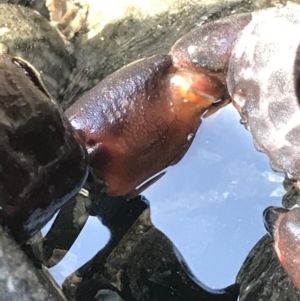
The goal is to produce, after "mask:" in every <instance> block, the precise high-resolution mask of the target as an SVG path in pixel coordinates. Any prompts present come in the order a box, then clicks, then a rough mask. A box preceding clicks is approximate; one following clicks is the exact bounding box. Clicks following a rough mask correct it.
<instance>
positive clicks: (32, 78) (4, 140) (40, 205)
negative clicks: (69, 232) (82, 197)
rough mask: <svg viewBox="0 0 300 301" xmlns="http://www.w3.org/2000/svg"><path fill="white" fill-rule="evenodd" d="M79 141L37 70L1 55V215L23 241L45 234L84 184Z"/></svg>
mask: <svg viewBox="0 0 300 301" xmlns="http://www.w3.org/2000/svg"><path fill="white" fill-rule="evenodd" d="M79 141H80V139H79V138H78V136H77V134H76V133H75V132H74V130H73V129H72V127H71V126H70V124H69V122H68V120H66V119H65V117H64V116H63V114H62V112H61V111H60V109H59V108H58V106H57V105H56V104H55V102H54V101H53V100H52V99H51V97H50V95H49V94H48V92H47V91H46V90H45V88H44V85H43V84H42V82H41V81H40V77H39V75H38V74H37V73H36V71H35V70H34V69H33V67H32V66H30V65H29V64H28V63H26V62H25V61H23V60H22V59H19V58H15V57H12V56H9V55H1V56H0V206H1V211H0V214H1V220H2V222H3V223H4V224H5V225H6V226H8V227H9V229H10V230H11V232H12V234H14V236H15V237H16V238H17V239H20V240H23V239H26V238H28V237H30V236H32V235H33V234H34V233H36V232H37V231H38V230H40V229H41V228H42V227H43V226H44V225H45V223H46V222H47V221H48V220H49V219H50V218H51V217H52V216H53V214H54V213H55V212H56V211H57V210H58V209H59V208H60V207H61V206H62V205H63V204H64V203H65V202H66V201H68V200H69V199H70V198H71V197H72V196H73V195H74V194H75V193H76V192H77V191H78V190H79V189H80V188H81V185H83V183H84V181H85V178H86V174H87V167H86V166H87V164H86V152H85V149H84V147H83V146H82V145H81V144H80V143H79Z"/></svg>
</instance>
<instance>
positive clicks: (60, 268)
mask: <svg viewBox="0 0 300 301" xmlns="http://www.w3.org/2000/svg"><path fill="white" fill-rule="evenodd" d="M282 180H283V176H282V175H281V174H279V173H273V172H272V171H271V168H270V165H269V161H268V158H267V156H266V155H264V154H261V153H258V152H257V151H256V150H255V149H254V146H253V143H252V138H251V135H250V133H249V132H247V131H246V130H245V129H244V127H243V126H242V125H240V124H239V116H238V114H237V112H236V111H235V110H234V109H233V108H232V107H231V106H228V107H227V108H225V109H223V110H222V111H221V112H219V113H217V114H216V115H214V116H212V117H210V118H209V119H207V120H205V121H204V123H203V124H202V126H201V128H200V130H199V132H198V134H197V136H196V138H195V141H194V143H193V145H192V147H191V149H190V150H189V152H188V153H187V155H186V156H185V157H184V158H183V160H182V161H181V162H180V163H179V164H177V165H176V166H174V167H171V168H169V169H168V172H167V174H166V175H165V176H164V177H163V178H162V179H161V180H160V181H159V182H157V183H155V184H154V185H153V186H152V187H150V188H149V189H147V190H146V191H145V193H144V195H145V196H146V198H147V199H148V200H149V202H150V206H151V219H152V222H153V223H154V225H155V226H156V227H157V228H158V229H159V230H161V231H162V232H163V233H165V234H166V235H167V236H168V237H169V238H170V239H171V240H172V242H173V243H174V244H175V246H176V247H177V248H178V250H179V252H181V254H182V255H183V257H184V259H185V260H186V262H187V264H188V265H189V267H190V269H191V271H192V272H193V274H194V275H195V276H196V277H197V278H198V279H200V280H201V281H202V282H203V283H205V284H206V285H208V286H210V287H215V288H220V287H225V286H228V285H230V284H231V283H233V282H234V281H235V277H236V275H237V272H238V270H239V268H240V266H241V264H242V262H243V261H244V259H245V258H246V256H247V254H248V253H249V251H250V250H251V248H252V247H253V246H254V244H255V243H256V242H257V241H258V240H259V239H260V238H261V237H262V236H263V235H264V234H265V229H264V226H263V223H262V212H263V210H264V208H266V207H267V206H269V205H280V202H281V197H282V195H283V194H284V190H283V188H282ZM108 239H109V234H108V231H107V229H106V228H105V227H104V226H102V225H101V223H100V222H99V221H98V220H97V219H96V218H92V219H89V221H88V223H87V225H86V226H85V228H84V230H83V231H82V233H81V235H80V237H79V238H78V239H77V241H76V243H75V244H74V245H73V247H72V249H71V251H70V253H69V254H68V255H67V256H66V257H65V259H64V260H63V261H62V262H61V263H60V264H59V265H57V266H56V267H54V268H53V269H52V270H53V273H54V275H55V277H56V279H58V281H59V282H60V283H61V282H62V281H63V280H64V278H65V277H66V275H67V274H70V273H71V272H73V271H74V270H75V269H77V268H78V267H79V266H81V265H82V264H83V263H85V262H86V261H87V260H88V259H89V258H91V257H92V256H93V255H94V254H96V253H97V252H98V251H99V250H100V249H101V248H102V247H104V246H105V244H106V243H107V241H108Z"/></svg>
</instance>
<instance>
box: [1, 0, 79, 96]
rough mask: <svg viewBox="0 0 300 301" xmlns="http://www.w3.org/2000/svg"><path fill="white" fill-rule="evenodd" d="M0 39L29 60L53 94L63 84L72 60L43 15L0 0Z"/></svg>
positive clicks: (59, 36) (14, 51) (69, 70)
mask: <svg viewBox="0 0 300 301" xmlns="http://www.w3.org/2000/svg"><path fill="white" fill-rule="evenodd" d="M0 43H2V44H4V45H6V46H7V48H8V52H9V53H10V54H12V55H15V56H19V57H21V58H23V59H24V60H26V61H28V62H29V63H31V64H32V65H33V66H34V67H35V68H36V69H37V71H38V72H40V73H41V77H42V78H43V80H44V81H45V85H46V87H47V89H48V90H49V92H50V93H51V94H52V96H53V97H54V98H56V99H57V98H58V94H59V91H60V90H61V89H62V88H63V87H64V86H65V85H66V83H67V80H68V78H69V75H70V72H71V68H72V66H73V63H74V60H73V58H72V56H71V55H70V53H69V52H68V51H67V50H66V48H67V45H66V44H65V42H64V40H63V38H62V36H61V35H60V34H59V32H58V31H57V30H56V29H55V28H54V27H52V26H51V25H50V24H49V22H48V21H47V19H45V18H44V17H43V16H41V15H40V14H39V13H37V12H36V11H34V10H31V9H29V8H27V7H23V6H19V5H11V4H0Z"/></svg>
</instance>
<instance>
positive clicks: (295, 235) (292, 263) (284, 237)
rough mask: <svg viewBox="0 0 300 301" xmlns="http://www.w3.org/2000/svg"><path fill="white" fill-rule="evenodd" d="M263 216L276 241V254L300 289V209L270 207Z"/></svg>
mask: <svg viewBox="0 0 300 301" xmlns="http://www.w3.org/2000/svg"><path fill="white" fill-rule="evenodd" d="M263 215H264V223H265V226H266V229H267V231H268V232H269V233H270V234H271V236H272V237H273V239H274V250H275V253H276V255H277V257H278V259H279V261H280V263H281V265H282V266H283V268H284V269H285V271H286V272H287V274H288V275H289V277H290V278H291V280H292V281H293V283H294V285H295V286H296V287H297V288H298V289H300V261H299V254H300V208H294V209H292V210H287V209H284V208H280V207H268V208H267V209H265V211H264V213H263Z"/></svg>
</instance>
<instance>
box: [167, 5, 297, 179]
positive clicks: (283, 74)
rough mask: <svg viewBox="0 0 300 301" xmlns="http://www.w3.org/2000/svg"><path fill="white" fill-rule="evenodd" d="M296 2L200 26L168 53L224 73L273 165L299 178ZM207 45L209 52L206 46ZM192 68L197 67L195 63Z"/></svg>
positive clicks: (235, 102) (245, 121) (258, 145)
mask: <svg viewBox="0 0 300 301" xmlns="http://www.w3.org/2000/svg"><path fill="white" fill-rule="evenodd" d="M299 14H300V6H299V5H297V4H294V3H288V4H287V6H285V7H283V8H269V9H266V10H262V11H258V12H253V13H251V14H241V15H234V16H230V17H228V18H225V19H223V20H218V21H216V22H212V23H209V24H206V25H204V26H200V27H198V28H196V29H195V30H194V31H192V32H191V33H190V34H188V35H187V36H185V37H183V38H182V39H181V40H179V41H178V42H177V43H176V44H175V45H174V47H173V49H172V51H171V54H172V55H175V56H176V57H177V59H178V60H179V61H180V62H181V63H182V64H185V65H186V64H190V65H194V66H196V67H201V68H205V69H206V70H209V71H211V72H214V73H215V74H217V75H219V76H221V75H223V76H224V77H226V85H227V88H228V93H229V96H230V97H231V99H232V102H233V105H234V106H235V107H236V108H237V110H238V111H239V113H240V115H241V117H242V123H243V124H245V126H246V128H247V129H248V130H249V131H250V132H251V134H252V135H253V139H254V144H255V146H256V148H257V149H258V150H259V151H262V152H264V153H266V154H267V155H268V156H269V158H270V161H271V165H272V168H273V169H274V170H276V171H282V172H285V173H286V174H287V176H288V177H289V178H292V179H295V180H298V179H300V159H299V151H300V146H299V145H300V144H299V141H300V140H299V139H300V123H299V118H300V107H299V95H300V92H299V87H300V86H299V70H300V68H299V66H300V64H299V42H300V39H299V38H297V37H298V32H299V30H300V19H299ZM209 49H211V51H209ZM194 68H195V67H194Z"/></svg>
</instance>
